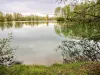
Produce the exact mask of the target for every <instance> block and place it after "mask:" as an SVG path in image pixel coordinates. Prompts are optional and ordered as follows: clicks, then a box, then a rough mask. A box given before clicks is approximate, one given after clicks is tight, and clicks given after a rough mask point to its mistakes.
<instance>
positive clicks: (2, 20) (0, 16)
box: [0, 12, 5, 22]
mask: <svg viewBox="0 0 100 75" xmlns="http://www.w3.org/2000/svg"><path fill="white" fill-rule="evenodd" d="M4 20H5V18H4V14H3V13H2V12H0V22H4Z"/></svg>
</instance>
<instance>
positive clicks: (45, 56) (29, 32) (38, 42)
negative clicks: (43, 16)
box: [0, 22, 100, 65]
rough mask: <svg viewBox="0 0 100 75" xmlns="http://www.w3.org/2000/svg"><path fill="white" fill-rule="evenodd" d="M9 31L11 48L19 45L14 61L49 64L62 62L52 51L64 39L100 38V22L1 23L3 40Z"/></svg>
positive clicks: (56, 53)
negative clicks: (11, 39)
mask: <svg viewBox="0 0 100 75" xmlns="http://www.w3.org/2000/svg"><path fill="white" fill-rule="evenodd" d="M11 32H12V34H13V37H14V39H13V43H12V46H13V47H16V46H19V48H18V49H17V50H16V51H15V55H16V60H19V61H23V62H24V63H25V64H42V65H50V64H53V63H57V62H62V56H61V52H55V51H54V50H53V49H54V48H56V47H57V46H58V45H60V44H61V42H62V41H63V40H67V41H69V40H70V41H73V40H76V39H77V38H78V39H81V38H90V39H95V38H94V37H93V36H98V35H100V25H99V23H95V24H94V23H90V24H81V23H79V24H78V23H72V22H71V23H69V22H68V23H49V22H46V23H45V22H7V23H6V22H5V23H0V37H5V36H7V35H8V33H11ZM98 38H99V37H98ZM98 38H96V39H98ZM99 39H100V38H99Z"/></svg>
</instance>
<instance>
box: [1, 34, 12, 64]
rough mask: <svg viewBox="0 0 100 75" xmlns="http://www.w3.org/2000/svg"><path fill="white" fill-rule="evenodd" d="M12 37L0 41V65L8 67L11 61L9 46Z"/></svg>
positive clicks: (10, 48)
mask: <svg viewBox="0 0 100 75" xmlns="http://www.w3.org/2000/svg"><path fill="white" fill-rule="evenodd" d="M11 39H12V35H11V34H9V37H8V38H3V39H0V65H9V64H10V63H11V62H12V61H13V51H12V50H13V48H12V47H11V46H10V42H11Z"/></svg>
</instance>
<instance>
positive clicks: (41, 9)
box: [0, 0, 64, 15]
mask: <svg viewBox="0 0 100 75" xmlns="http://www.w3.org/2000/svg"><path fill="white" fill-rule="evenodd" d="M63 5H64V3H63V4H59V3H58V2H56V0H0V11H1V12H3V13H13V12H18V13H22V14H24V15H28V14H38V15H47V14H48V15H52V14H53V13H54V10H55V8H56V7H58V6H63Z"/></svg>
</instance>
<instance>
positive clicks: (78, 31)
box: [55, 22, 100, 39]
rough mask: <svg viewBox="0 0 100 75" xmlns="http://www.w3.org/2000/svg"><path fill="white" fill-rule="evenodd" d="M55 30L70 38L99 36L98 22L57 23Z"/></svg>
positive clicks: (99, 25) (99, 24)
mask: <svg viewBox="0 0 100 75" xmlns="http://www.w3.org/2000/svg"><path fill="white" fill-rule="evenodd" d="M55 32H56V33H57V34H58V35H60V36H65V37H70V38H71V37H72V38H90V37H95V36H100V23H94V22H93V23H75V22H71V23H69V22H68V23H58V24H57V25H56V26H55ZM98 38H99V37H98ZM94 39H95V38H94ZM96 39H97V38H96ZM99 39H100V38H99Z"/></svg>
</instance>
